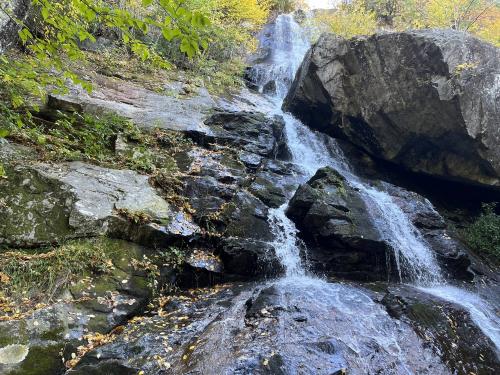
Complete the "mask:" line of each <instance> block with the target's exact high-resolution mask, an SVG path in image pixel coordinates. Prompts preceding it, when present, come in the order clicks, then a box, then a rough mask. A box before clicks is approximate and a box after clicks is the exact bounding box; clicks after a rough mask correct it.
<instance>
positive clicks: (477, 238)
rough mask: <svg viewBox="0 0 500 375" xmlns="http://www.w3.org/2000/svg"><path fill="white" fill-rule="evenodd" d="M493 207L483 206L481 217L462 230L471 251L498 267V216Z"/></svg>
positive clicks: (499, 227) (499, 243)
mask: <svg viewBox="0 0 500 375" xmlns="http://www.w3.org/2000/svg"><path fill="white" fill-rule="evenodd" d="M495 206H496V204H495V203H492V204H484V205H483V212H482V213H481V215H480V216H479V217H478V218H477V219H476V220H475V221H474V222H473V223H472V224H471V225H470V226H469V227H468V228H467V229H465V230H464V237H465V240H466V242H467V244H468V245H469V246H470V247H471V248H472V249H474V250H475V251H477V252H478V253H479V254H480V255H484V256H486V257H488V258H490V259H491V260H492V261H493V262H494V263H495V264H496V265H500V215H498V214H497V213H495Z"/></svg>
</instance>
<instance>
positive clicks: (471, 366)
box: [382, 286, 500, 374]
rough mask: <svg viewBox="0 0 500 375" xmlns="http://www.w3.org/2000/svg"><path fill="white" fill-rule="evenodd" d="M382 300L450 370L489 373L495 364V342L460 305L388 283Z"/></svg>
mask: <svg viewBox="0 0 500 375" xmlns="http://www.w3.org/2000/svg"><path fill="white" fill-rule="evenodd" d="M382 303H383V304H384V306H386V308H387V311H388V312H389V314H390V315H391V316H393V317H395V318H396V319H400V320H402V321H406V322H408V323H409V324H410V325H411V326H412V327H414V329H415V330H416V332H417V334H418V335H419V336H420V337H422V339H424V340H425V341H426V342H427V345H429V346H431V347H432V348H433V350H434V351H435V352H436V353H440V356H441V357H442V359H443V362H444V363H446V365H447V366H448V367H449V368H450V370H451V371H452V372H453V373H458V374H470V373H474V374H493V373H495V371H496V369H498V368H499V366H500V362H499V359H498V352H497V349H496V348H495V345H494V344H493V343H492V342H491V341H490V340H489V339H487V338H485V337H484V335H483V333H482V332H481V331H480V330H479V329H478V328H477V326H476V324H475V323H474V322H473V320H472V319H473V318H472V317H471V315H470V313H469V312H467V311H466V310H465V309H464V308H463V307H461V306H459V305H456V304H453V303H450V302H447V301H445V300H442V299H440V298H438V297H434V296H432V295H430V294H427V293H425V291H421V290H418V289H416V288H413V287H410V286H391V287H390V288H389V289H388V291H387V293H386V295H385V296H384V298H383V299H382ZM478 359H479V360H478Z"/></svg>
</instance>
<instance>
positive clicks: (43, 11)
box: [41, 7, 49, 20]
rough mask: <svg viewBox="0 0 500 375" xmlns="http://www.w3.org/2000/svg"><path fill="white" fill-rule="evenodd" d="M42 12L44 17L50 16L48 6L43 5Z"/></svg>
mask: <svg viewBox="0 0 500 375" xmlns="http://www.w3.org/2000/svg"><path fill="white" fill-rule="evenodd" d="M41 13H42V17H43V19H44V20H46V19H47V18H49V10H48V9H47V8H45V7H43V8H42V10H41Z"/></svg>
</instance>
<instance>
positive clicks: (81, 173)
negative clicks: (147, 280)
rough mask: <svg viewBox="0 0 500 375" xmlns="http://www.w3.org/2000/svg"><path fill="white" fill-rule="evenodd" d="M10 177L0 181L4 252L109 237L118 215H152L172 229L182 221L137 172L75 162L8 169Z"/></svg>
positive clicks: (0, 235)
mask: <svg viewBox="0 0 500 375" xmlns="http://www.w3.org/2000/svg"><path fill="white" fill-rule="evenodd" d="M0 160H1V159H0ZM7 173H8V176H9V177H8V178H7V179H2V180H0V202H1V205H0V215H1V216H3V217H4V219H3V220H2V221H1V222H0V245H3V246H43V245H47V244H51V243H59V242H62V241H65V240H68V239H71V238H79V237H87V236H96V235H101V234H106V233H107V232H108V230H109V227H110V223H111V222H112V221H113V220H118V218H119V216H118V215H117V212H128V213H130V214H134V213H141V214H144V215H148V216H149V217H150V218H151V220H152V221H153V222H154V223H160V224H162V225H164V226H166V227H169V225H170V224H172V223H173V220H172V219H173V218H174V217H175V216H176V215H175V214H176V213H175V211H174V209H172V208H171V207H170V205H169V204H168V203H167V202H166V201H165V200H164V199H163V198H162V197H160V196H159V195H158V194H157V192H156V191H155V190H154V189H153V188H152V187H151V186H150V185H149V182H148V176H142V175H139V174H138V173H136V172H133V171H129V170H116V169H108V168H103V167H99V166H95V165H91V164H86V163H82V162H71V163H65V164H60V165H58V166H55V165H49V164H43V163H34V164H31V165H29V164H28V165H15V166H12V165H7Z"/></svg>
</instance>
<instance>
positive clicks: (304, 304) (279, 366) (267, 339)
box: [75, 280, 449, 375]
mask: <svg viewBox="0 0 500 375" xmlns="http://www.w3.org/2000/svg"><path fill="white" fill-rule="evenodd" d="M192 293H193V294H192ZM170 301H171V302H169V304H168V305H166V306H164V309H165V310H164V311H165V312H166V313H165V314H161V315H160V316H154V317H146V318H145V319H144V320H142V321H140V322H136V323H131V324H130V326H129V327H128V328H126V330H125V331H124V333H123V334H122V335H120V336H119V337H117V339H116V340H115V341H114V342H112V343H109V344H106V345H104V346H102V347H99V348H96V349H95V350H93V351H92V352H90V353H88V354H87V355H86V356H85V357H84V359H83V360H82V361H81V362H80V364H79V365H78V366H77V367H76V369H75V371H77V370H80V371H81V369H83V368H90V367H85V366H92V367H95V368H100V367H101V366H104V365H105V364H106V363H110V362H114V363H116V362H118V363H120V364H122V365H123V366H126V367H127V368H131V369H136V370H137V371H140V370H142V371H144V372H145V373H151V374H160V373H162V371H165V372H166V373H172V374H189V373H203V374H261V375H262V374H281V373H283V374H289V373H300V374H304V375H331V374H332V373H335V372H337V371H342V370H347V373H353V374H365V373H370V371H373V372H374V373H380V374H384V373H386V372H387V369H390V372H394V373H398V374H399V373H404V371H410V372H411V373H416V374H417V373H418V374H428V375H431V374H432V375H434V374H448V373H449V372H448V371H447V369H446V368H445V367H444V366H443V365H442V363H440V360H439V358H438V357H437V356H436V355H435V354H433V353H432V351H431V350H430V349H429V348H426V347H424V346H423V345H422V341H420V340H419V338H418V336H417V335H416V334H415V333H414V332H413V330H412V329H411V327H410V326H409V325H408V324H406V323H404V322H403V323H401V322H396V321H394V320H393V319H391V318H390V317H389V316H388V315H387V313H386V312H385V310H384V308H383V307H382V306H380V305H379V304H375V303H374V302H373V301H372V300H371V299H370V298H369V297H368V296H366V295H364V294H363V293H362V292H360V290H359V289H357V288H354V287H347V286H343V285H341V284H327V283H323V282H320V281H317V283H316V282H315V281H313V280H309V281H308V280H301V281H300V282H298V281H295V282H294V281H291V280H281V281H279V282H274V283H265V284H260V285H254V284H238V286H236V285H233V286H230V285H225V286H223V287H220V288H218V289H216V290H212V289H208V290H206V291H201V290H200V291H197V292H194V291H191V292H190V293H187V294H184V295H180V296H179V297H177V298H176V296H173V297H172V298H171V299H170ZM249 301H251V302H249ZM298 311H300V314H302V315H304V316H308V317H309V318H310V319H309V320H308V321H307V323H304V322H302V321H297V320H295V317H296V316H297V314H298ZM249 312H250V313H249ZM353 315H354V316H356V318H357V319H355V320H354V321H353V319H352V316H353ZM181 317H182V318H183V319H182V320H179V319H178V318H181ZM313 317H321V319H316V318H314V319H313ZM180 322H185V323H186V324H185V325H182V324H179V323H180ZM158 327H162V328H161V332H162V334H158ZM283 337H286V340H283ZM222 343H223V345H222ZM165 348H167V350H165ZM157 356H159V357H160V358H161V360H158V357H157ZM165 363H168V368H167V367H165ZM80 373H82V372H80ZM80 373H79V374H80ZM340 373H342V372H340Z"/></svg>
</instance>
